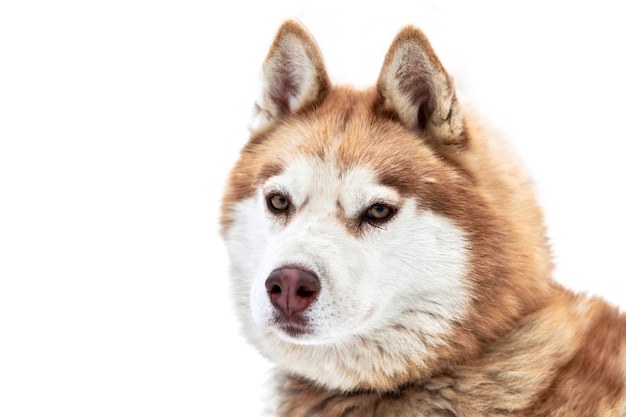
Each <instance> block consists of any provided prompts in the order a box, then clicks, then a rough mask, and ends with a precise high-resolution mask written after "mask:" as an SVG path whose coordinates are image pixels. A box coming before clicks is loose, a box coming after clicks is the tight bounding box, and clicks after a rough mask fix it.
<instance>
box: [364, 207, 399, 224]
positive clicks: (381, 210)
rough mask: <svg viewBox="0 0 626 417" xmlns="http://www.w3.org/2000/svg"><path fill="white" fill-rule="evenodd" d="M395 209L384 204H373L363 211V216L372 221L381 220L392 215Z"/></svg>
mask: <svg viewBox="0 0 626 417" xmlns="http://www.w3.org/2000/svg"><path fill="white" fill-rule="evenodd" d="M394 213H395V210H394V209H393V208H392V207H389V206H388V205H386V204H374V205H372V206H371V207H370V208H369V209H367V212H366V213H365V217H366V218H367V219H368V220H370V221H374V222H383V221H385V220H388V219H390V218H391V216H393V214H394Z"/></svg>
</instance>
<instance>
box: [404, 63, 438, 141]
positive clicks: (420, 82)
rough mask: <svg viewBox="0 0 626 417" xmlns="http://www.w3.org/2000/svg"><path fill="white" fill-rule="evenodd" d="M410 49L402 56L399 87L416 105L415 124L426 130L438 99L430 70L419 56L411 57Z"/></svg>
mask: <svg viewBox="0 0 626 417" xmlns="http://www.w3.org/2000/svg"><path fill="white" fill-rule="evenodd" d="M410 53H411V52H410V51H407V52H406V55H405V56H404V57H402V60H401V63H400V65H399V66H398V71H397V73H396V78H397V80H398V88H399V90H400V92H401V93H402V94H404V95H405V96H406V97H407V98H409V100H410V102H411V103H412V104H413V106H415V109H416V112H415V117H416V119H417V120H416V123H415V126H416V127H417V128H418V129H420V130H424V129H425V128H426V124H427V123H428V120H429V119H430V118H431V116H432V114H433V113H434V111H435V109H436V107H437V100H436V97H435V93H434V91H433V88H432V82H431V80H430V77H431V76H432V75H431V74H430V70H429V68H428V66H427V65H425V64H424V63H423V62H422V61H421V58H420V57H419V56H414V57H409V56H408V55H409V54H410Z"/></svg>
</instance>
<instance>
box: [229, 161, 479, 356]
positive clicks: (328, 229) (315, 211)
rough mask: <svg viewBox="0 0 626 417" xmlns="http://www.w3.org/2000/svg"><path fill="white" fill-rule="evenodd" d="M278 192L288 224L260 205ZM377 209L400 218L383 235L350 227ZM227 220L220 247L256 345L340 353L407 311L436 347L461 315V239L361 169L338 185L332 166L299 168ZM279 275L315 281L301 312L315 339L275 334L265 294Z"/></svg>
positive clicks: (300, 164) (465, 293)
mask: <svg viewBox="0 0 626 417" xmlns="http://www.w3.org/2000/svg"><path fill="white" fill-rule="evenodd" d="M276 191H280V192H281V193H283V194H286V195H288V196H289V197H290V199H291V204H292V205H293V207H294V212H293V214H292V215H291V217H290V219H289V220H288V221H286V222H285V221H282V220H281V219H278V218H277V217H276V215H275V214H273V213H271V212H270V211H269V210H268V209H267V207H266V202H265V200H266V196H267V195H268V194H270V193H272V192H276ZM380 202H385V203H387V204H389V205H392V206H394V207H397V209H398V211H397V214H396V215H395V216H394V217H393V218H392V219H391V220H390V221H389V222H388V223H384V224H382V225H381V226H380V227H376V226H372V225H369V224H363V225H361V226H357V223H358V218H359V216H360V214H361V213H363V211H364V210H366V209H367V208H368V207H370V206H371V205H372V204H375V203H380ZM234 219H235V220H234V222H233V224H232V226H231V228H230V230H229V233H228V235H227V239H226V241H227V245H228V248H229V251H230V256H231V262H232V269H233V275H234V279H235V283H234V286H235V292H236V297H237V300H238V302H239V304H240V305H241V307H243V308H244V309H245V311H246V312H249V313H250V315H249V316H247V317H245V316H246V315H244V317H242V318H243V319H244V322H245V323H246V327H247V329H246V332H248V333H252V334H249V336H253V337H252V338H253V339H256V338H257V337H259V336H260V335H261V334H265V335H269V334H273V335H274V336H277V337H278V338H280V339H283V340H285V341H288V342H292V343H296V344H334V343H338V344H340V343H343V342H346V341H349V339H350V338H351V337H352V336H354V335H366V334H368V333H370V332H373V331H380V330H381V329H384V328H385V327H386V326H389V325H393V324H394V323H402V322H403V320H402V315H403V314H407V311H409V312H411V313H410V314H416V313H417V314H421V315H423V320H421V321H417V323H421V324H420V325H421V326H424V328H423V329H419V330H420V333H422V334H424V335H426V336H428V338H432V339H433V340H431V341H432V342H436V340H434V339H437V338H438V337H440V336H442V335H444V334H445V333H446V331H447V330H448V325H449V323H450V322H451V321H453V320H455V319H458V318H459V317H461V316H462V314H463V313H464V311H465V308H466V306H467V303H468V299H469V288H467V283H465V282H464V281H463V276H464V269H465V263H466V258H467V249H466V248H465V241H464V238H463V233H462V231H461V230H460V229H459V228H457V227H456V226H455V225H454V224H453V223H452V222H451V221H450V220H448V219H446V218H444V217H442V216H439V215H437V214H435V213H433V212H430V211H425V210H421V209H420V208H419V203H418V202H417V201H415V200H413V199H405V198H403V197H402V196H401V195H399V194H398V193H397V192H396V191H395V190H393V189H391V188H388V187H384V186H381V185H378V184H376V181H375V177H374V175H373V173H372V172H370V171H368V170H367V169H364V168H358V169H356V168H355V169H351V170H349V171H348V172H347V173H344V174H343V175H342V177H340V173H339V172H338V170H337V168H336V167H335V166H334V165H333V164H332V163H331V162H322V161H319V160H312V159H300V160H297V161H296V162H295V163H292V164H291V165H290V166H288V167H287V169H286V170H285V171H284V172H283V173H282V174H280V175H278V176H275V177H272V178H270V179H269V180H268V181H267V182H266V183H265V184H264V185H263V186H262V187H260V188H259V190H258V191H257V194H256V195H255V196H254V197H251V198H248V199H245V200H243V201H241V202H239V203H238V204H237V205H236V212H235V214H234ZM358 227H360V228H361V229H362V230H361V231H356V229H357V228H358ZM286 265H298V266H301V267H304V268H306V269H309V270H311V271H313V272H314V273H316V274H317V275H318V277H319V278H320V281H321V287H322V289H321V291H320V294H319V297H318V298H317V300H316V301H315V302H314V303H313V304H312V305H311V306H310V308H309V311H308V312H307V317H308V318H309V320H310V322H311V325H312V328H313V331H312V332H311V333H310V334H307V335H303V336H300V337H297V338H292V337H290V336H289V335H287V334H284V333H282V332H281V331H280V330H279V329H275V328H273V327H272V315H273V308H274V307H273V306H272V304H271V303H270V300H269V297H268V295H267V291H266V289H265V280H266V278H267V276H268V275H269V274H270V272H271V271H272V270H274V269H276V268H279V267H283V266H286ZM414 322H415V321H414ZM268 330H269V332H267V331H268ZM274 336H270V337H274Z"/></svg>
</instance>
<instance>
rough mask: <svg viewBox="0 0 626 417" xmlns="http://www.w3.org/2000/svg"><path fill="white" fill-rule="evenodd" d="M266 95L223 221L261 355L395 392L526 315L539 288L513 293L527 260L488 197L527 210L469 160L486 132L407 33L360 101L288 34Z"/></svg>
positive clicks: (271, 65)
mask: <svg viewBox="0 0 626 417" xmlns="http://www.w3.org/2000/svg"><path fill="white" fill-rule="evenodd" d="M261 84H262V89H261V95H260V98H259V100H258V102H257V103H256V105H255V109H254V115H253V120H252V124H251V131H252V137H251V139H250V141H249V142H248V144H247V145H246V147H245V148H244V149H243V150H242V153H241V158H240V160H239V161H238V163H237V165H236V166H235V168H234V169H233V171H232V174H231V177H230V181H229V184H228V187H227V190H226V194H225V197H224V201H223V208H222V226H223V236H224V239H225V241H226V244H227V247H228V250H229V256H230V258H231V273H232V277H233V288H234V293H235V300H236V303H237V306H238V311H239V314H240V319H241V321H242V323H243V325H244V332H245V334H246V336H247V337H248V338H249V339H250V341H251V342H252V343H253V344H254V345H255V346H257V347H258V348H259V349H260V350H261V352H263V353H264V354H265V355H266V356H268V357H269V358H270V359H272V360H274V361H276V362H277V363H278V364H279V365H280V366H281V367H283V368H285V369H288V370H289V371H290V372H293V373H295V374H300V375H303V376H306V377H308V378H310V379H312V380H315V381H317V382H318V383H320V384H324V385H327V386H329V387H334V388H340V389H352V388H355V387H361V388H371V389H380V390H384V389H390V388H391V387H393V386H396V385H397V384H400V383H403V381H409V380H411V379H414V378H416V377H420V376H423V375H424V373H425V372H433V371H436V370H437V369H442V368H445V367H446V366H447V365H449V364H450V363H452V362H454V361H456V360H459V358H461V357H465V358H467V357H469V356H471V355H473V354H474V352H475V351H476V350H477V349H478V346H479V344H480V343H481V342H482V341H484V340H486V339H488V338H489V337H492V336H493V335H495V334H497V333H498V332H500V331H501V330H502V329H503V328H504V327H505V326H506V323H507V322H508V321H509V319H510V318H511V317H512V316H514V315H515V314H517V313H518V312H519V311H520V310H521V309H523V308H524V306H523V305H522V304H521V302H519V301H518V298H517V297H516V295H515V294H516V293H518V294H520V295H523V293H524V292H525V291H530V288H531V286H530V284H529V283H530V281H531V280H529V283H527V284H528V286H527V287H526V286H525V285H524V284H522V285H515V286H514V285H512V283H511V282H510V281H509V280H508V277H509V276H512V275H513V274H512V272H513V269H515V268H516V267H519V265H517V266H514V265H511V264H510V262H509V261H507V259H508V257H506V256H503V257H502V258H499V256H498V253H504V252H506V251H508V250H517V251H519V253H520V254H522V255H524V256H525V254H526V252H525V250H526V249H525V248H520V247H516V246H515V245H514V244H513V243H511V242H514V241H515V239H512V238H511V239H509V236H508V235H507V234H506V233H502V232H498V233H495V232H494V231H495V230H499V231H501V230H507V227H506V225H505V224H502V223H501V222H502V220H501V216H499V213H498V210H497V209H496V208H494V201H495V197H492V196H490V195H489V192H490V190H492V189H495V190H497V195H498V196H500V195H501V197H498V198H500V199H501V201H500V203H502V205H506V204H519V203H520V201H519V200H518V199H516V198H515V197H512V196H514V195H515V192H512V191H511V190H510V189H509V188H510V187H502V186H501V185H502V184H500V181H501V179H499V178H492V176H493V175H495V174H493V172H491V168H490V167H488V166H485V163H484V161H483V159H482V158H481V157H478V156H476V155H474V154H472V153H471V152H470V150H471V147H472V146H474V145H473V143H472V142H471V141H470V139H471V137H472V135H471V134H470V133H469V132H470V131H472V130H473V129H476V128H475V127H473V126H472V125H471V122H469V121H468V120H467V118H466V117H465V115H464V113H463V111H462V109H461V107H460V105H459V103H458V100H457V97H456V94H455V91H454V87H453V83H452V79H451V77H449V75H448V74H447V73H446V72H445V70H444V69H443V67H442V66H441V64H440V63H439V61H438V60H437V58H436V56H435V54H434V52H433V51H432V48H431V47H430V44H429V43H428V41H427V40H426V38H425V37H424V35H423V34H422V33H421V32H419V31H418V30H417V29H415V28H410V27H409V28H405V29H404V30H403V31H402V32H400V34H399V35H398V36H397V38H396V40H395V41H394V42H393V44H392V46H391V48H390V50H389V52H388V54H387V57H386V58H385V61H384V64H383V68H382V70H381V75H380V78H379V80H378V83H377V86H376V88H372V89H369V90H366V91H355V90H353V89H351V88H348V87H336V86H331V84H330V82H329V81H328V77H327V75H326V72H325V69H324V67H323V63H322V59H321V55H320V54H319V52H318V50H317V47H316V45H315V43H314V42H313V40H312V39H311V37H310V36H309V35H308V33H307V32H306V31H305V30H304V29H303V28H302V27H301V26H300V25H299V24H297V23H295V22H287V23H285V25H283V27H282V28H281V30H280V31H279V33H278V35H277V36H276V39H275V41H274V44H273V45H272V47H271V49H270V52H269V54H268V57H267V59H266V61H265V64H264V66H263V70H262V76H261ZM478 170H481V172H484V174H482V175H484V176H485V178H486V179H484V180H483V179H482V178H483V177H481V175H478V174H476V172H478ZM475 171H476V172H475ZM518 185H519V184H517V185H515V186H518ZM507 199H508V200H511V201H508V200H507ZM505 200H506V201H505ZM524 201H526V200H524ZM533 215H534V214H533ZM540 232H541V231H525V232H524V233H532V234H535V233H536V234H537V235H540ZM539 246H540V245H539ZM539 246H538V247H539ZM527 256H529V257H533V256H534V257H537V256H543V255H541V254H537V253H535V252H532V253H528V254H527ZM530 265H533V264H532V263H531V264H530ZM516 272H519V271H516ZM533 290H536V288H535V289H533ZM539 292H540V291H539ZM520 299H521V298H520ZM503 309H504V311H502V310H503ZM496 311H498V313H497V314H496V313H495V312H496Z"/></svg>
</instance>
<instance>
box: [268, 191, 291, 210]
mask: <svg viewBox="0 0 626 417" xmlns="http://www.w3.org/2000/svg"><path fill="white" fill-rule="evenodd" d="M289 204H290V203H289V199H288V198H287V197H285V196H284V195H282V194H272V195H270V196H269V197H267V207H268V208H269V209H270V210H272V211H273V212H281V211H285V210H287V209H288V208H289Z"/></svg>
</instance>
